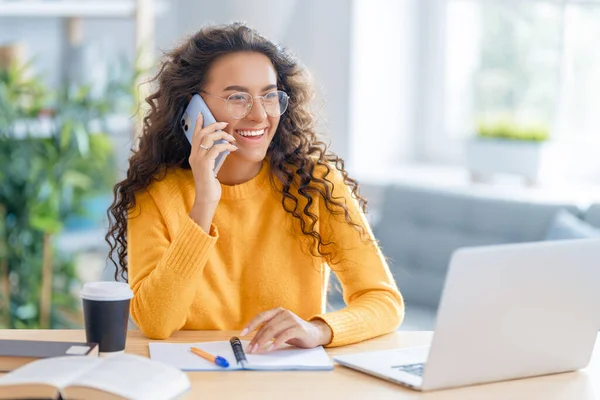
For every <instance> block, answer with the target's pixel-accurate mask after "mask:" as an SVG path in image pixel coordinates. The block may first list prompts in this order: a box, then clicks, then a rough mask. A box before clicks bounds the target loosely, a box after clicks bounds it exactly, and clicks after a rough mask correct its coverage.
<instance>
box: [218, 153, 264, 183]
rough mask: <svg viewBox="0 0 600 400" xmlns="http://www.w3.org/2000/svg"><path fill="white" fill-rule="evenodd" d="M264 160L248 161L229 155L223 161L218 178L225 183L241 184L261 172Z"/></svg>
mask: <svg viewBox="0 0 600 400" xmlns="http://www.w3.org/2000/svg"><path fill="white" fill-rule="evenodd" d="M261 167H262V161H261V162H256V161H246V160H241V159H238V158H237V157H235V156H234V157H232V156H229V157H227V158H226V159H225V162H223V165H222V166H221V169H220V170H219V172H218V174H217V179H219V182H221V183H222V184H223V185H239V184H241V183H244V182H248V181H249V180H251V179H252V178H254V177H255V176H256V175H258V173H259V172H260V169H261Z"/></svg>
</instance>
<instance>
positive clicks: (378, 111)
mask: <svg viewBox="0 0 600 400" xmlns="http://www.w3.org/2000/svg"><path fill="white" fill-rule="evenodd" d="M418 1H419V0H400V1H399V0H355V2H354V3H355V4H354V10H353V18H352V26H353V31H352V36H353V40H352V52H351V62H350V65H351V71H350V74H351V79H350V82H351V94H350V99H351V107H350V114H351V116H350V126H351V129H350V132H351V141H352V143H353V144H354V146H353V147H352V151H351V158H350V160H351V165H350V166H351V171H353V172H354V173H355V174H359V176H366V173H367V172H368V173H378V171H379V172H380V171H382V170H385V169H387V168H390V167H393V166H395V165H396V164H397V163H398V162H399V161H400V160H411V159H412V158H413V157H414V154H415V147H416V145H417V144H416V140H415V138H414V134H413V133H414V131H415V124H416V121H415V117H414V115H415V114H416V110H417V104H416V101H415V98H416V97H417V86H416V83H415V82H416V76H417V71H416V67H417V65H418V62H417V61H418V60H417V42H416V40H417V38H416V29H417V28H416V23H415V18H414V16H415V15H416V12H417V2H418Z"/></svg>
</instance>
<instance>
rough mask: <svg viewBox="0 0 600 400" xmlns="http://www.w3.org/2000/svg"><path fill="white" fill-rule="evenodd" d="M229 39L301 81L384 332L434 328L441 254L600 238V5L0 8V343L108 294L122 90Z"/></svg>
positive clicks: (422, 2)
mask: <svg viewBox="0 0 600 400" xmlns="http://www.w3.org/2000/svg"><path fill="white" fill-rule="evenodd" d="M233 21H244V22H246V23H248V24H249V25H250V26H252V27H254V28H256V29H258V30H259V31H260V32H261V33H263V34H264V35H266V36H267V37H269V38H271V39H273V40H274V41H277V42H279V43H281V44H283V45H284V46H285V47H287V48H289V49H290V50H291V51H292V52H293V53H294V54H296V55H297V56H298V57H299V58H300V59H301V60H302V62H303V63H304V64H305V65H306V66H307V67H308V69H309V70H310V71H311V73H312V74H313V76H314V80H315V82H316V83H317V92H318V93H317V94H318V96H317V99H316V101H315V105H314V106H315V110H316V112H317V113H318V115H319V131H320V133H321V134H322V135H323V138H324V139H325V140H326V141H327V142H329V143H330V144H331V149H332V150H333V151H335V152H337V153H338V154H339V155H340V156H341V157H343V158H344V159H345V160H346V166H347V169H348V170H349V171H350V173H351V175H352V176H354V177H356V178H357V179H358V181H359V183H360V184H361V188H362V190H361V192H362V194H363V195H365V196H366V197H367V198H368V200H369V201H370V207H369V214H368V217H369V218H370V221H371V223H372V225H373V228H374V231H375V234H376V236H377V238H378V240H379V241H380V243H381V245H382V248H383V251H384V253H385V255H386V256H387V257H388V258H389V262H390V266H391V269H392V272H393V274H394V277H395V278H396V280H397V282H398V284H399V286H400V288H401V291H402V292H403V294H404V296H405V300H406V303H407V318H406V321H405V323H404V324H403V326H402V328H401V329H408V330H410V329H433V328H434V324H435V314H436V310H437V306H438V303H439V298H440V294H441V290H442V287H443V282H444V278H445V275H446V271H447V267H448V262H449V260H450V257H451V254H452V252H453V251H454V250H455V249H456V248H458V247H461V246H478V245H486V244H496V243H511V242H525V241H541V240H556V239H580V238H586V237H595V236H600V157H599V156H598V151H599V150H600V146H599V144H600V112H599V111H600V110H598V108H599V105H600V52H599V51H598V42H599V41H600V0H527V1H525V0H328V1H317V0H252V1H242V0H221V1H219V2H216V1H200V0H194V1H192V0H172V1H167V0H162V1H161V0H103V1H100V0H97V1H96V0H0V301H1V303H0V328H4V327H10V328H38V327H52V328H65V327H80V326H81V325H82V318H81V312H80V310H79V307H80V305H79V299H78V295H77V294H78V291H79V289H80V287H81V285H82V283H84V282H87V281H92V280H98V279H105V280H108V279H112V276H113V267H112V264H110V265H109V264H108V263H107V262H106V256H107V251H108V247H107V245H106V243H105V242H104V235H105V233H106V228H107V219H106V215H105V214H106V209H107V208H108V206H109V205H110V203H111V201H112V192H111V189H112V186H113V185H114V183H115V182H116V181H117V179H120V178H121V177H123V175H124V174H125V171H126V165H127V159H128V156H129V154H130V150H131V148H132V147H133V146H134V144H135V138H136V135H137V134H138V133H139V125H140V124H139V121H140V118H141V114H140V113H136V111H137V110H138V108H139V99H140V98H143V96H145V95H147V94H148V93H149V91H150V90H151V88H150V87H148V85H143V86H138V84H139V83H140V82H143V81H144V80H145V79H147V78H148V77H149V76H151V75H152V73H153V72H154V71H155V67H156V64H157V61H158V60H159V59H160V57H161V54H162V51H165V50H168V49H170V48H171V47H173V46H174V45H176V44H177V43H179V42H180V41H181V40H182V39H183V38H185V36H186V35H189V34H192V33H194V32H195V31H197V30H198V29H199V28H200V27H201V26H203V25H205V24H209V23H227V22H233ZM336 285H337V283H336V282H333V285H332V286H333V287H335V286H336ZM342 305H343V302H342V300H341V297H340V295H339V293H338V291H337V290H335V289H333V290H332V293H331V299H330V304H329V307H330V308H331V309H335V308H339V307H341V306H342Z"/></svg>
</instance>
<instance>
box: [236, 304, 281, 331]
mask: <svg viewBox="0 0 600 400" xmlns="http://www.w3.org/2000/svg"><path fill="white" fill-rule="evenodd" d="M283 311H285V310H284V309H283V308H281V307H277V308H272V309H270V310H267V311H263V312H261V313H260V314H258V315H257V316H256V317H254V318H253V319H252V321H250V322H249V323H248V325H246V327H245V328H244V329H243V330H242V333H241V334H240V336H245V335H247V334H248V333H250V332H254V330H255V329H256V328H258V327H259V326H260V324H262V323H264V322H267V321H268V320H270V319H271V318H273V317H274V316H275V315H277V314H279V313H280V312H283Z"/></svg>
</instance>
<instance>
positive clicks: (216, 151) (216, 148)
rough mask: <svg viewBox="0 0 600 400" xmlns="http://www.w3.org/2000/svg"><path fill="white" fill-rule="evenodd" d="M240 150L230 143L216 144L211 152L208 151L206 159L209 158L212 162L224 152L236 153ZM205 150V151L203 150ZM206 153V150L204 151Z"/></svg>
mask: <svg viewBox="0 0 600 400" xmlns="http://www.w3.org/2000/svg"><path fill="white" fill-rule="evenodd" d="M237 149H238V148H237V146H236V145H233V144H231V143H229V142H225V143H217V144H214V145H213V146H212V147H211V148H210V150H208V151H207V152H206V157H208V159H210V160H216V159H217V157H218V156H219V154H221V153H222V152H223V151H227V150H229V151H236V150H237ZM202 150H204V149H202ZM204 151H206V150H204Z"/></svg>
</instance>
